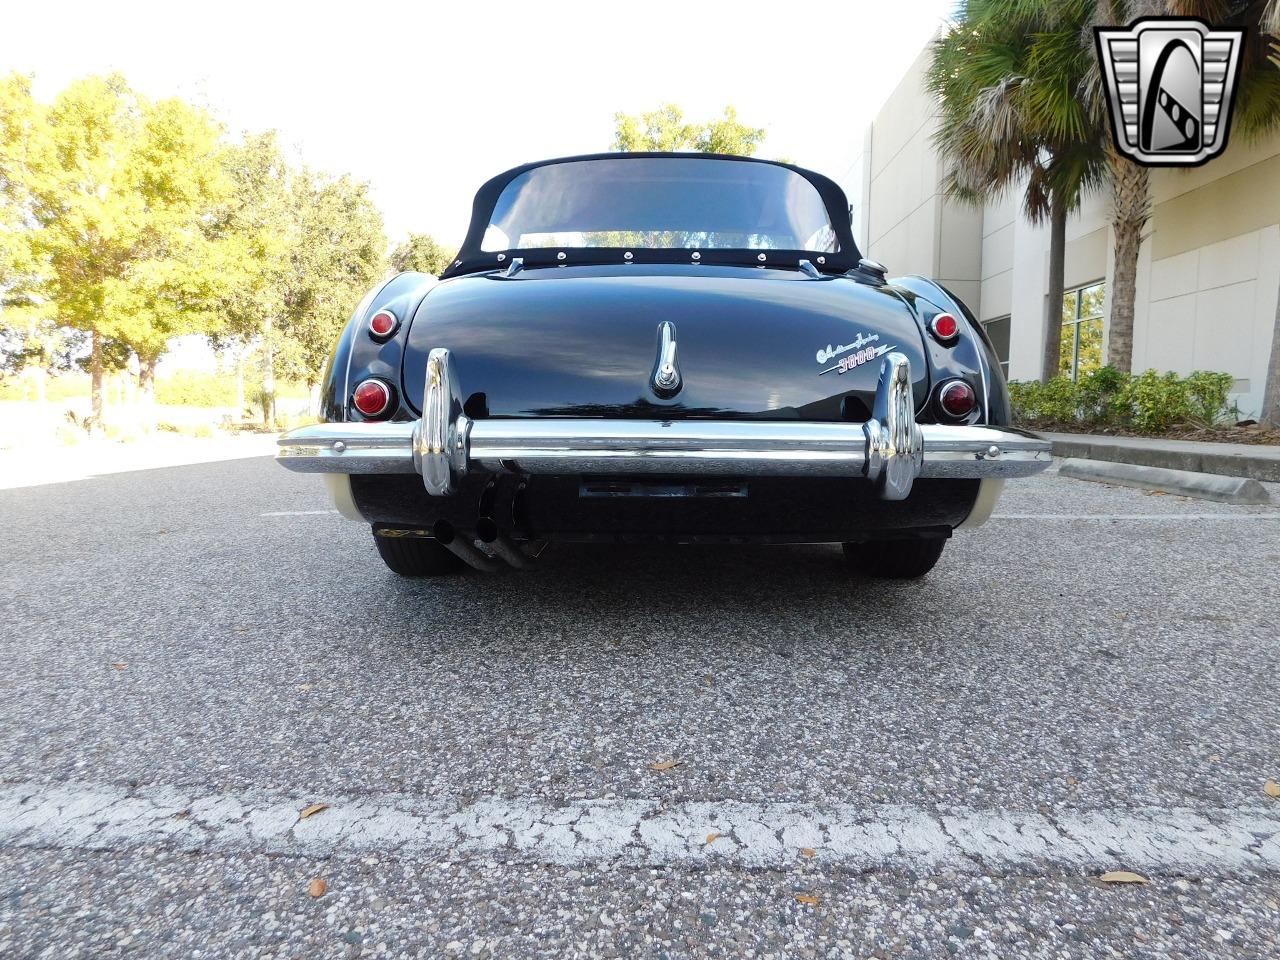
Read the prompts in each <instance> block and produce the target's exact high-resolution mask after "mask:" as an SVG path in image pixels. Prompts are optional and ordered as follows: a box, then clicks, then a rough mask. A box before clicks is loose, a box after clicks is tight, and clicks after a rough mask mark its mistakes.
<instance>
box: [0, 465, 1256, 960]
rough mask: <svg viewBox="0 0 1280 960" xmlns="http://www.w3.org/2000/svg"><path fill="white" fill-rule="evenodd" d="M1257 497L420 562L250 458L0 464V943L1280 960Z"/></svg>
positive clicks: (302, 950) (25, 949)
mask: <svg viewBox="0 0 1280 960" xmlns="http://www.w3.org/2000/svg"><path fill="white" fill-rule="evenodd" d="M1273 497H1275V502H1273V504H1272V505H1271V506H1270V507H1231V506H1224V505H1220V504H1214V503H1206V502H1202V501H1192V500H1184V499H1180V498H1177V497H1161V496H1150V495H1145V494H1143V493H1142V492H1140V491H1136V490H1130V489H1118V488H1108V487H1102V486H1098V485H1095V484H1088V483H1082V482H1078V481H1071V480H1066V479H1062V478H1059V477H1056V476H1053V475H1046V476H1042V477H1039V478H1036V479H1033V480H1027V481H1020V482H1017V483H1011V484H1010V486H1009V489H1008V492H1007V493H1006V496H1005V498H1004V499H1003V500H1002V502H1001V504H1000V506H999V507H998V509H997V517H996V518H995V519H993V520H992V521H991V522H990V523H989V524H988V525H987V526H986V527H984V528H982V529H980V530H977V531H972V532H963V531H962V532H961V533H960V534H959V535H957V537H956V538H955V539H954V540H953V541H952V543H951V544H950V545H949V547H948V549H947V551H946V553H945V554H944V556H943V559H942V561H941V563H940V564H939V566H938V567H937V569H936V570H935V571H934V573H933V574H932V575H930V577H929V578H927V579H926V580H925V581H923V582H920V583H912V584H885V583H879V582H872V581H858V580H854V579H851V578H850V577H849V575H848V574H847V572H846V570H845V568H844V565H843V562H842V560H841V559H840V555H839V551H838V549H835V548H826V547H795V548H779V547H773V548H693V547H671V548H658V547H653V548H650V547H627V548H605V547H586V546H572V547H570V546H557V547H555V548H553V549H552V550H551V551H549V552H548V553H547V554H546V556H545V558H544V560H543V562H542V563H541V564H540V565H539V566H538V568H537V569H535V570H532V571H528V572H523V573H516V572H510V573H504V574H499V575H495V576H491V577H485V576H483V575H480V574H469V575H465V576H460V577H454V578H449V579H444V580H439V581H435V582H427V581H417V582H415V581H402V580H399V579H397V578H396V577H394V576H393V575H391V574H390V573H388V572H387V571H386V570H385V569H384V568H383V567H382V565H381V563H380V562H379V561H378V559H377V556H376V554H375V552H374V549H373V545H372V543H371V539H370V537H369V533H368V531H367V530H366V529H364V528H362V527H359V526H357V525H354V524H351V523H348V522H346V521H343V520H341V519H340V518H339V517H338V516H337V515H336V514H334V513H332V512H330V511H329V509H328V508H329V504H328V502H327V500H326V499H325V496H324V493H323V488H322V486H321V484H320V483H319V482H318V481H317V480H316V479H315V478H312V477H306V476H299V475H293V474H289V473H286V472H285V471H283V470H281V469H279V468H278V467H277V466H275V465H274V464H273V463H271V462H270V461H269V460H267V459H261V458H260V459H249V460H240V461H233V462H223V463H213V464H202V465H194V466H187V467H175V468H168V469H155V470H146V471H139V472H135V473H122V474H116V475H112V476H104V477H98V478H94V479H87V480H78V481H75V482H68V483H60V484H48V485H43V486H32V487H26V488H19V489H12V490H3V491H0V514H2V515H3V517H4V520H5V527H6V532H7V538H6V539H7V542H6V548H5V555H4V560H3V567H2V572H0V582H2V584H3V589H2V590H0V610H2V611H3V617H4V630H3V631H2V632H0V663H2V664H3V669H2V670H0V956H3V957H50V958H54V957H56V958H63V957H101V956H115V955H127V956H140V957H186V956H203V957H224V956H261V957H278V958H287V957H318V956H356V955H363V956H384V955H385V956H399V955H410V956H416V955H422V956H440V955H451V954H457V955H465V956H502V957H507V956H546V957H561V956H566V955H574V954H581V955H604V956H655V957H656V956H671V957H679V956H691V955H692V956H701V955H709V956H726V957H738V956H754V957H766V956H773V957H784V956H786V957H793V956H799V957H806V956H821V957H827V956H849V957H883V958H888V957H935V956H950V955H953V954H954V955H957V956H962V957H964V956H973V957H1000V958H1006V957H1058V956H1064V957H1081V958H1085V957H1089V958H1092V957H1107V956H1124V957H1164V956H1178V957H1182V956H1186V957H1225V956H1232V957H1258V958H1263V957H1274V956H1276V955H1277V951H1278V950H1280V799H1273V798H1271V797H1268V796H1267V795H1266V794H1265V793H1264V792H1263V784H1264V782H1265V781H1266V780H1267V779H1268V778H1273V779H1276V780H1280V682H1278V681H1277V677H1278V676H1280V636H1278V634H1280V630H1278V628H1277V625H1278V623H1280V604H1278V603H1277V600H1276V596H1277V594H1276V573H1277V570H1280V490H1276V489H1274V488H1273ZM663 761H677V763H675V764H674V765H672V764H670V763H664V762H663ZM655 765H656V766H657V767H660V768H662V767H666V769H654V767H655ZM313 804H327V805H328V807H327V808H326V809H323V810H320V811H319V812H317V813H315V814H314V815H311V816H308V817H306V818H305V819H300V818H299V817H298V812H299V811H301V810H303V809H304V808H306V807H308V806H311V805H313ZM1115 869H1125V870H1131V871H1135V872H1138V873H1140V874H1141V875H1142V876H1144V877H1146V878H1147V880H1148V882H1147V883H1146V884H1142V885H1121V886H1109V885H1104V884H1101V883H1099V882H1098V881H1097V879H1096V878H1097V876H1098V875H1099V874H1101V873H1102V872H1104V871H1107V870H1115ZM317 878H322V879H323V880H324V886H325V888H326V889H325V891H324V893H323V895H321V896H319V897H314V896H312V895H311V893H312V892H314V890H315V888H314V887H313V886H312V885H313V882H314V881H315V880H316V879H317Z"/></svg>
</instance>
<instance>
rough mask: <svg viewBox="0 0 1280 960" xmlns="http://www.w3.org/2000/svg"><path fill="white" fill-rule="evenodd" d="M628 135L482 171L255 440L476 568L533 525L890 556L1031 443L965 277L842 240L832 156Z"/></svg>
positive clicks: (985, 491) (921, 539)
mask: <svg viewBox="0 0 1280 960" xmlns="http://www.w3.org/2000/svg"><path fill="white" fill-rule="evenodd" d="M601 159H608V160H617V161H621V162H620V163H612V164H609V163H606V164H599V161H600V160H601ZM638 159H644V155H641V156H640V157H636V156H631V157H626V158H574V159H571V160H569V161H561V162H556V163H554V164H551V165H550V166H551V168H552V169H554V176H551V175H546V176H543V177H542V178H541V179H540V178H539V176H538V175H537V174H538V171H539V170H544V169H546V168H547V165H538V166H534V167H530V168H520V169H518V170H517V171H511V172H509V173H508V174H505V175H503V176H502V177H499V178H495V181H491V183H490V184H487V185H486V187H485V188H483V189H482V190H481V193H480V195H479V196H478V198H477V214H476V218H475V220H474V221H473V226H472V231H471V233H470V234H469V236H468V242H467V243H464V245H463V250H462V252H461V253H460V254H459V259H458V261H457V262H456V263H455V264H454V267H453V268H452V269H451V270H450V271H448V272H447V273H446V275H445V277H444V278H443V279H442V280H441V281H440V282H437V281H436V280H435V279H434V278H431V277H426V276H424V275H421V274H402V275H400V276H397V277H394V278H392V279H391V280H389V281H388V282H387V283H386V284H384V285H383V286H382V287H381V288H379V289H378V290H376V291H374V292H373V293H372V294H371V295H370V296H369V297H368V298H366V301H365V302H364V303H362V304H361V305H360V307H359V308H358V309H357V310H356V312H355V314H354V315H353V317H352V319H351V322H350V323H349V325H348V327H347V329H346V330H345V331H344V333H343V335H342V337H341V338H340V340H339V344H338V347H337V349H336V350H335V352H334V356H333V358H332V360H331V363H330V366H329V368H328V370H327V371H326V375H325V386H324V396H325V405H324V414H325V419H326V421H328V422H325V423H322V424H318V425H316V426H312V427H306V428H302V429H301V430H297V431H294V432H292V433H291V434H289V435H287V436H285V437H282V438H281V440H280V449H279V458H280V460H281V462H282V464H283V465H285V466H286V467H289V468H290V469H294V470H299V471H302V472H316V473H321V474H324V475H325V476H326V477H327V478H328V482H329V485H330V489H331V491H332V492H333V493H334V496H335V500H336V501H337V502H338V504H339V506H340V509H342V511H343V512H344V513H345V514H346V515H348V516H350V517H353V518H358V519H361V520H363V521H364V522H367V523H369V524H370V525H371V526H372V527H373V529H374V532H375V535H376V536H378V537H379V538H380V539H381V541H383V542H380V544H379V546H380V549H382V550H383V555H384V558H387V555H388V549H390V548H388V549H384V547H387V546H388V543H387V542H390V541H394V545H393V546H394V549H391V552H392V553H395V554H397V555H399V554H404V555H406V556H407V555H409V554H412V553H413V549H414V548H413V547H412V546H409V544H414V543H416V542H419V541H422V542H430V543H431V544H432V549H433V550H438V548H442V549H443V550H446V551H448V553H449V555H450V556H451V558H457V559H460V560H462V561H464V562H466V563H468V564H470V565H471V566H473V567H477V568H480V569H494V568H497V567H500V566H502V565H508V564H510V565H515V566H521V565H524V564H526V563H527V562H528V561H529V560H530V559H531V557H532V556H533V555H534V554H536V553H537V552H538V550H539V549H540V545H541V544H543V543H545V542H547V541H550V540H588V541H599V540H607V541H633V540H651V539H657V540H665V541H677V542H828V543H844V544H846V551H847V552H851V556H852V557H853V558H855V559H856V558H857V557H859V556H862V557H864V558H865V557H871V556H879V557H881V558H884V557H889V558H890V562H887V564H885V563H882V564H881V567H882V568H883V572H888V573H890V574H892V573H893V569H892V568H893V567H894V565H893V563H892V562H891V560H892V557H891V555H892V554H894V553H895V551H896V553H897V554H903V553H904V552H905V553H907V554H912V553H915V554H922V555H932V557H933V559H936V556H937V553H939V552H940V551H941V546H940V544H941V543H943V542H945V539H946V538H947V537H948V536H950V534H951V532H952V530H954V529H956V528H957V527H960V526H962V525H964V524H966V523H968V524H972V523H976V522H981V521H982V520H983V519H985V515H986V514H989V512H990V508H991V505H992V504H993V503H994V500H995V496H996V495H997V494H998V490H999V487H1000V485H1001V484H1002V483H1003V481H1004V480H1006V479H1008V478H1011V477H1020V476H1026V475H1029V474H1031V473H1035V472H1037V471H1039V470H1041V469H1044V467H1045V466H1047V464H1048V462H1049V452H1048V445H1047V444H1046V443H1045V442H1044V441H1042V440H1040V439H1039V438H1037V437H1034V436H1032V435H1029V434H1025V433H1022V432H1020V431H1017V430H1014V429H1011V428H1010V427H1009V426H1008V420H1009V410H1008V399H1007V393H1006V390H1005V385H1004V381H1003V378H1002V376H1001V373H1000V369H999V366H998V364H996V363H995V362H994V358H993V355H992V352H991V349H990V345H989V344H988V343H987V342H986V341H985V339H984V337H983V334H982V331H981V329H980V328H979V326H978V325H977V324H976V323H974V322H973V320H972V318H971V317H970V316H968V314H967V311H966V310H965V308H964V306H963V304H961V303H960V302H959V301H957V300H956V299H955V298H953V297H952V296H951V295H950V294H949V293H948V292H947V291H946V290H945V289H943V288H942V287H940V286H938V285H936V284H934V283H932V282H931V281H928V280H926V279H923V278H903V279H901V280H897V281H893V282H890V281H888V280H886V278H885V277H884V276H883V273H882V272H880V270H879V269H878V265H874V264H870V263H868V262H866V261H860V260H858V259H855V257H856V246H854V244H853V241H852V238H851V236H849V235H848V228H847V224H845V225H843V226H842V225H840V224H839V223H838V221H837V220H835V219H834V218H831V217H829V216H828V211H829V210H830V208H831V206H832V205H833V204H835V205H838V204H839V203H840V199H839V197H834V196H833V195H832V193H833V191H835V192H838V188H835V187H834V185H833V184H831V183H830V181H826V180H825V178H819V177H817V176H816V175H813V174H808V173H807V172H803V171H797V170H796V169H795V168H790V167H785V166H782V165H777V164H762V163H757V162H754V161H750V162H742V161H738V160H730V159H729V158H717V159H718V160H719V161H720V162H719V164H718V165H717V166H714V167H713V166H708V164H709V163H711V162H712V161H709V160H708V159H707V158H676V157H669V156H668V157H661V158H659V157H656V156H655V157H650V158H648V159H649V162H648V163H647V164H644V165H637V164H636V162H635V161H636V160H638ZM676 159H681V160H687V161H689V162H686V163H683V164H680V165H673V161H674V160H676ZM584 163H585V164H594V166H589V167H587V168H586V170H587V171H589V172H591V173H592V174H593V175H594V176H595V177H596V179H598V180H599V183H596V184H595V185H594V187H593V186H591V185H590V184H589V181H590V179H591V178H590V177H589V176H585V174H584V170H583V169H582V168H581V167H582V165H583V164H584ZM575 164H577V165H578V168H577V169H575V167H574V165H575ZM763 168H767V169H763ZM779 171H781V172H780V173H779ZM801 174H803V175H804V176H803V177H801ZM682 175H683V176H684V182H683V189H684V191H685V193H684V195H683V196H680V195H679V194H680V189H677V188H673V187H672V182H673V181H676V182H680V181H681V176H682ZM802 181H803V182H802ZM584 182H588V185H586V186H584V185H583V184H584ZM513 185H514V188H517V189H515V195H514V196H512V190H513ZM575 185H576V186H575ZM624 188H625V189H624ZM810 188H811V189H810ZM806 189H809V193H808V194H806V193H805V192H804V191H805V190H806ZM619 190H622V191H623V193H622V196H624V197H625V198H626V199H624V200H623V201H619V200H617V199H616V198H617V196H618V195H619V194H618V191H619ZM566 191H576V192H574V196H575V197H577V198H578V202H577V206H576V207H575V206H574V203H572V202H567V201H565V200H563V199H562V198H563V196H564V194H565V193H566ZM673 191H674V193H675V194H677V196H676V198H675V199H674V200H673V199H672V195H673ZM717 191H719V193H722V194H723V196H722V197H720V200H719V201H718V205H717V202H711V201H708V200H707V199H706V196H707V195H708V194H712V195H716V196H718V195H719V194H717ZM810 194H811V195H810ZM841 196H842V195H841ZM548 198H552V200H553V201H554V202H552V200H548ZM761 198H764V199H763V200H762V199H761ZM775 198H780V199H778V201H777V203H776V204H775V206H776V207H777V209H773V208H771V207H770V206H769V204H770V203H772V202H773V201H774V199H775ZM664 204H665V205H666V207H665V208H664ZM619 206H621V207H623V208H628V207H629V209H622V210H621V212H620V211H619V209H618V208H619ZM691 207H692V208H694V209H692V210H691V211H690V210H688V208H691ZM566 208H569V209H568V211H567V212H566ZM744 210H745V214H744V213H743V211H744ZM655 211H656V212H655ZM673 211H675V212H673ZM744 216H745V217H746V219H745V220H743V219H742V218H743V217H744ZM735 218H737V219H735ZM739 221H741V222H739ZM707 222H710V223H711V224H712V225H713V226H715V227H716V229H695V226H696V225H697V224H701V223H707ZM622 227H625V228H626V229H620V228H622ZM570 228H571V229H570ZM753 231H754V232H753ZM824 231H826V232H825V233H824ZM495 235H496V237H497V239H496V240H495V239H494V237H495ZM531 237H532V238H535V239H534V240H533V241H532V242H531V240H530V238H531ZM547 240H550V241H551V242H550V243H549V244H547V245H545V246H534V245H533V243H542V242H544V241H547ZM567 241H575V242H576V243H577V245H576V246H575V245H572V244H571V243H570V242H567ZM673 241H674V242H673ZM726 242H727V243H729V244H731V245H730V246H724V245H723V244H724V243H726ZM788 243H791V244H794V245H793V246H788V245H787V244H788ZM743 244H752V245H751V246H743ZM868 544H869V545H872V548H871V549H870V550H869V551H868V550H862V551H860V550H859V546H858V545H868ZM886 544H897V545H898V546H897V547H893V546H888V547H886V546H885V545H886ZM904 544H905V545H906V546H905V547H904V546H903V545H904ZM921 545H923V546H921ZM935 548H936V549H935ZM388 562H389V563H391V565H392V567H393V569H395V567H396V564H395V563H393V562H392V561H391V560H388ZM859 565H860V566H862V567H867V566H868V564H866V563H861V564H859ZM928 565H929V566H931V565H932V561H929V563H928ZM402 566H403V564H402ZM871 566H872V568H874V564H872V565H871ZM918 566H920V564H919V563H917V564H916V565H915V566H914V567H913V566H911V565H910V564H908V567H909V568H910V570H915V569H916V567H918ZM401 572H404V571H403V570H402V571H401ZM427 572H434V571H427ZM908 575H910V571H909V573H908Z"/></svg>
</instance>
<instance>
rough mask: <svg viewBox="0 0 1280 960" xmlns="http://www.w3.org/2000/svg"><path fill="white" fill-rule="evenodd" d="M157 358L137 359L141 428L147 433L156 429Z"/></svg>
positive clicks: (158, 359)
mask: <svg viewBox="0 0 1280 960" xmlns="http://www.w3.org/2000/svg"><path fill="white" fill-rule="evenodd" d="M159 362H160V358H159V357H152V358H151V359H149V360H148V359H145V358H143V357H139V358H138V387H139V388H140V389H139V392H140V393H141V394H142V397H141V399H142V417H141V420H142V427H143V429H144V430H146V431H147V432H148V433H154V432H155V429H156V364H158V363H159Z"/></svg>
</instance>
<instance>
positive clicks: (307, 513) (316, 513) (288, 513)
mask: <svg viewBox="0 0 1280 960" xmlns="http://www.w3.org/2000/svg"><path fill="white" fill-rule="evenodd" d="M329 515H333V516H335V517H336V516H338V511H337V510H272V511H270V512H268V513H263V514H260V516H263V517H327V516H329Z"/></svg>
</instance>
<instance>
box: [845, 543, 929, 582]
mask: <svg viewBox="0 0 1280 960" xmlns="http://www.w3.org/2000/svg"><path fill="white" fill-rule="evenodd" d="M946 545H947V541H946V540H944V539H942V538H941V537H930V538H928V539H920V540H870V541H868V542H866V543H846V544H845V545H844V558H845V559H846V560H848V561H849V565H850V566H852V567H853V569H854V570H855V571H857V572H858V573H859V574H861V575H862V576H864V577H876V578H879V579H885V580H915V579H916V578H918V577H923V576H924V575H925V574H926V573H928V572H929V571H930V570H932V569H933V565H934V564H935V563H937V562H938V558H939V557H941V556H942V548H943V547H945V546H946Z"/></svg>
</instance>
